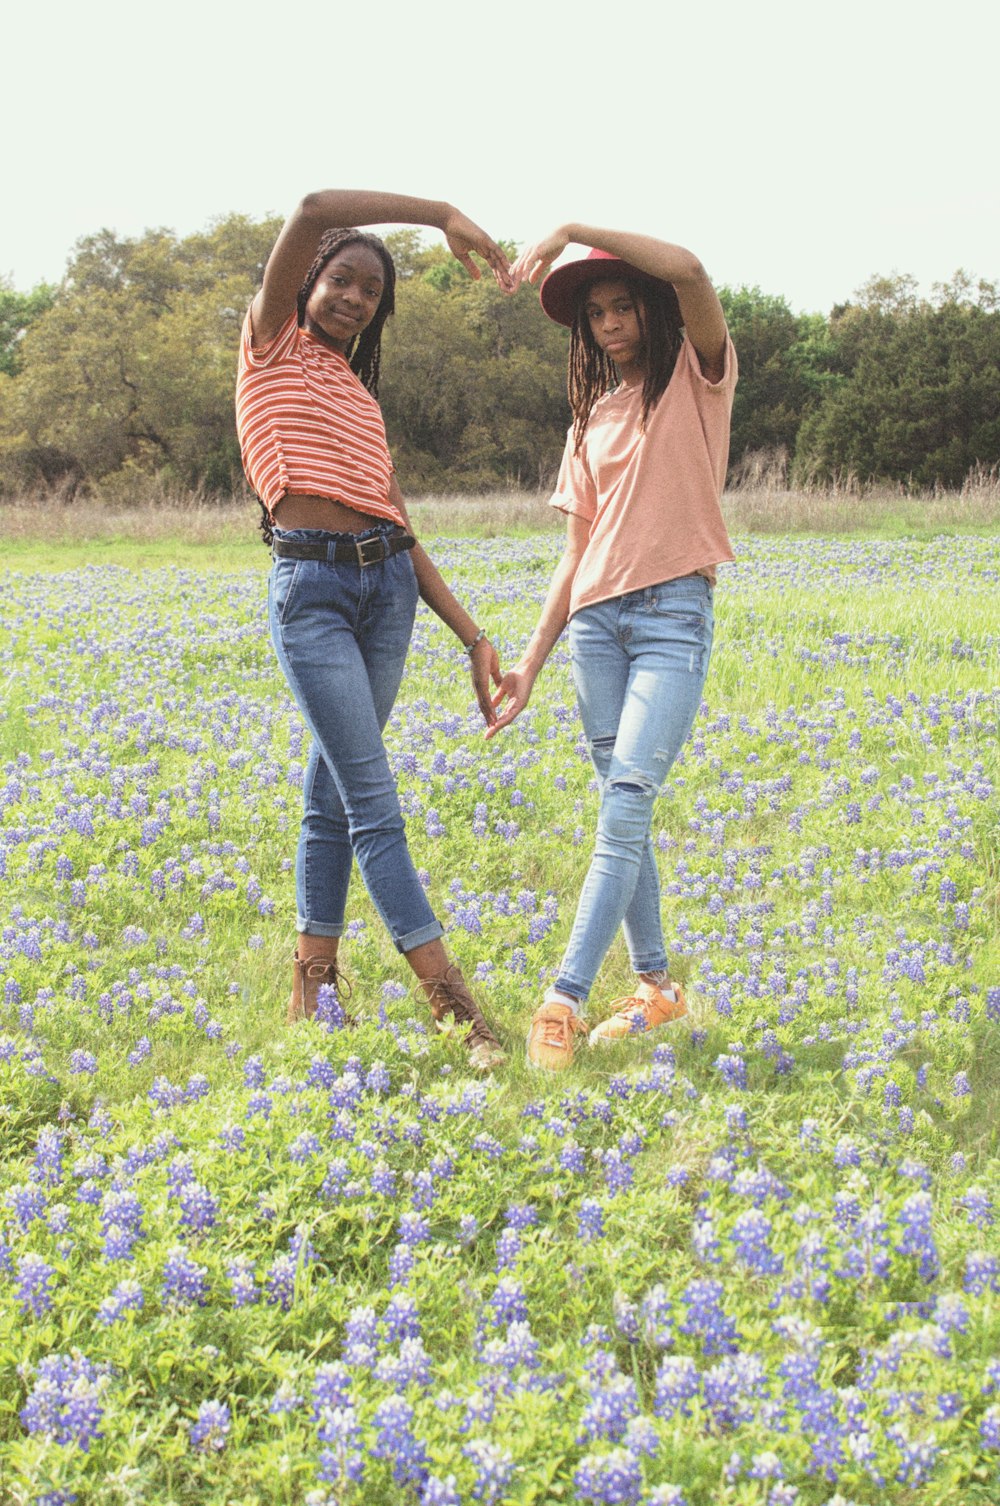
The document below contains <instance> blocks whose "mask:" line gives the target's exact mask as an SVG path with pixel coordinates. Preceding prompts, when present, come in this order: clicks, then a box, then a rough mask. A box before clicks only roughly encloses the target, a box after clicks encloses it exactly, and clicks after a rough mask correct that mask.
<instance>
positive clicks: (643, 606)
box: [486, 224, 736, 1070]
mask: <svg viewBox="0 0 1000 1506" xmlns="http://www.w3.org/2000/svg"><path fill="white" fill-rule="evenodd" d="M570 242H575V243H577V244H580V245H584V246H589V247H590V248H591V249H590V251H589V254H588V255H587V256H585V257H583V258H582V259H580V260H577V261H571V262H568V263H566V264H564V265H563V266H561V267H558V268H557V269H556V270H555V271H553V272H549V273H548V276H547V277H545V280H544V281H543V283H542V287H541V302H542V308H543V309H544V310H545V312H546V313H547V314H548V316H549V318H550V319H554V320H556V321H557V322H558V323H559V324H565V325H568V326H569V327H570V329H571V330H572V339H571V343H570V355H569V383H568V387H569V400H570V406H571V408H572V411H573V425H572V428H571V429H570V431H569V435H568V438H567V441H566V450H565V453H564V455H563V461H562V466H561V468H560V471H559V479H558V481H557V483H556V490H555V494H554V496H553V497H552V504H553V506H555V507H558V508H559V509H560V510H561V511H562V512H564V513H565V514H566V518H567V540H566V548H565V550H564V553H563V556H562V559H561V560H560V562H559V564H558V566H557V567H556V571H555V574H554V575H553V577H552V583H551V585H550V587H549V591H548V596H547V598H546V601H545V605H544V607H543V608H542V613H541V616H540V618H539V620H538V623H537V625H536V627H535V630H534V632H533V634H532V636H531V639H530V641H529V643H528V646H527V648H526V650H525V652H524V654H523V656H522V658H521V659H520V660H519V662H518V663H517V664H516V665H515V666H514V668H513V669H511V670H510V671H509V672H508V673H507V674H505V675H504V677H503V679H502V681H501V684H500V688H499V690H498V692H497V694H496V696H495V697H494V701H495V704H496V705H497V706H500V705H501V704H502V703H503V702H506V706H505V707H504V709H503V711H502V712H501V714H500V715H499V716H498V717H497V720H496V723H495V725H494V726H493V727H491V728H490V729H489V731H488V732H487V734H486V735H487V736H488V737H491V736H492V735H493V734H494V732H496V731H498V730H499V729H500V728H501V727H504V726H507V725H508V723H510V722H512V721H513V720H514V718H515V717H516V716H517V715H518V714H519V713H520V712H521V711H522V710H523V709H524V707H525V705H526V704H527V701H528V697H529V696H530V694H531V689H532V686H533V685H534V682H535V679H536V677H537V675H538V672H539V670H540V669H541V667H542V665H543V664H544V662H545V660H546V658H547V656H548V654H549V652H550V650H551V649H552V647H553V645H554V644H555V642H556V640H557V639H558V637H559V635H560V634H561V633H562V631H563V628H564V627H565V626H566V624H567V622H568V623H569V641H570V652H571V657H572V664H573V677H574V680H575V683H576V689H577V697H578V700H579V705H580V714H581V717H582V720H583V726H584V731H585V733H586V737H587V741H588V743H589V746H590V752H591V757H592V759H593V762H594V767H595V769H596V771H597V777H598V780H599V782H600V786H601V806H600V814H599V818H598V826H597V838H596V843H595V847H594V853H593V857H592V859H591V863H590V868H589V871H588V873H587V877H586V880H585V881H584V885H583V890H582V892H581V895H580V901H579V904H578V906H577V913H576V919H575V921H574V924H573V930H572V933H571V935H570V940H569V945H568V947H567V949H566V953H565V955H564V957H563V960H562V963H561V965H560V968H559V973H558V976H557V978H556V981H555V984H554V986H553V987H552V988H550V989H549V991H548V992H547V994H546V995H545V998H544V1000H543V1001H542V1004H541V1006H540V1007H539V1008H538V1009H537V1010H536V1011H535V1015H534V1017H533V1019H532V1022H531V1030H530V1032H529V1035H528V1059H529V1061H530V1062H532V1063H533V1064H534V1065H535V1066H539V1067H547V1068H550V1069H554V1070H558V1069H560V1068H563V1067H567V1066H569V1065H570V1063H571V1062H572V1059H573V1042H574V1037H575V1036H576V1035H577V1034H578V1033H581V1032H583V1033H586V1027H585V1025H584V1023H583V1018H582V1015H583V1006H584V1004H585V1002H586V1000H587V997H588V995H589V993H590V989H591V987H592V985H593V982H594V979H595V977H596V975H597V972H598V969H599V968H600V965H601V963H602V961H603V959H604V956H605V953H606V952H607V950H608V947H609V946H610V945H611V942H612V940H613V938H614V936H615V934H616V932H617V930H618V927H619V926H623V928H624V932H625V939H626V942H627V944H628V950H629V957H630V960H631V963H632V967H633V969H634V971H635V973H636V974H637V978H638V982H637V986H636V989H635V992H634V993H633V994H631V995H630V996H629V997H628V998H626V999H619V1000H617V1001H615V1003H614V1005H613V1006H612V1011H611V1014H610V1016H609V1017H608V1018H606V1019H605V1020H604V1021H603V1022H602V1023H600V1024H599V1025H597V1027H596V1029H594V1030H593V1031H591V1033H590V1039H591V1042H592V1043H597V1042H606V1041H615V1040H618V1039H621V1038H623V1037H625V1036H630V1035H633V1034H639V1033H643V1032H645V1031H647V1030H650V1029H654V1028H656V1027H657V1026H659V1025H663V1024H666V1023H667V1022H669V1021H670V1020H674V1019H677V1018H679V1017H680V1016H681V1015H683V1014H684V1013H685V1012H686V1009H687V1006H686V1004H685V1001H684V996H683V993H682V991H681V989H680V986H679V985H678V984H676V983H673V984H672V983H671V981H670V975H669V971H668V967H667V955H666V951H665V949H664V943H663V929H662V924H661V920H660V886H659V878H658V875H657V869H656V860H655V857H654V854H653V847H652V842H651V840H650V828H651V825H652V817H653V801H654V800H655V798H656V796H657V795H658V794H659V792H660V789H661V787H662V785H663V782H664V780H665V779H666V776H667V773H668V771H669V769H670V767H671V765H672V763H673V762H674V760H675V758H676V757H677V755H678V753H679V752H680V749H681V747H682V745H683V743H684V741H685V739H686V738H687V735H688V733H689V732H690V730H691V724H692V722H693V721H694V717H695V714H696V712H697V710H698V707H699V705H700V702H701V694H702V687H703V685H704V682H705V675H706V672H707V669H708V660H709V654H710V652H711V647H712V623H713V618H712V592H713V587H714V584H715V566H716V565H717V564H719V563H720V562H721V561H723V560H731V559H732V558H733V553H732V548H731V546H730V542H729V537H728V535H727V533H726V528H725V524H724V522H723V519H722V512H721V509H720V505H719V503H720V498H721V495H722V488H723V484H724V481H725V475H726V465H727V461H728V455H729V420H730V413H731V411H732V402H733V389H734V388H735V385H736V353H735V351H734V350H733V346H732V341H731V340H730V338H729V332H728V330H727V329H726V321H725V317H724V315H723V312H722V305H721V304H720V303H719V299H718V296H717V295H716V292H715V290H714V288H713V287H712V284H711V283H710V282H709V280H708V276H707V275H706V272H705V269H704V267H703V266H702V265H701V262H700V261H699V260H698V258H697V257H696V256H693V255H692V253H691V252H690V251H686V250H684V248H683V247H681V246H673V245H669V244H668V243H667V242H665V241H659V240H654V239H652V238H651V237H649V236H644V235H633V234H629V233H627V232H620V231H616V230H598V229H593V228H591V227H590V226H586V225H576V224H571V225H563V226H562V227H561V228H560V229H559V230H557V231H555V232H554V233H553V234H552V235H550V236H547V237H546V238H545V239H544V240H542V241H539V242H538V244H537V245H535V246H532V247H531V248H530V249H529V250H527V251H525V252H523V253H522V255H521V256H520V258H519V259H518V261H517V262H516V263H515V266H514V268H513V277H514V280H515V286H516V285H517V283H518V282H520V281H522V280H523V279H525V278H527V280H528V281H530V282H537V281H538V280H539V278H541V277H542V275H543V274H544V273H545V272H546V271H547V270H548V268H549V267H550V266H551V264H552V262H553V261H555V259H556V258H557V257H558V256H560V255H561V254H562V252H563V251H564V250H565V249H566V247H567V245H568V244H569V243H570Z"/></svg>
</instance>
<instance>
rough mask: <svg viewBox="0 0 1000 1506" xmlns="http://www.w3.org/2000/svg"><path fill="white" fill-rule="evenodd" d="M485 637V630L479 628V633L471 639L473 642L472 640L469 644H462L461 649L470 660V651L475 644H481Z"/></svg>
mask: <svg viewBox="0 0 1000 1506" xmlns="http://www.w3.org/2000/svg"><path fill="white" fill-rule="evenodd" d="M485 637H486V629H485V628H480V629H479V632H478V633H477V634H476V636H475V637H474V638H473V640H472V642H471V643H463V644H462V647H463V648H464V649H465V652H466V653H467V654H468V655H469V657H470V658H471V657H472V650H473V649H474V648H475V647H476V645H477V644H480V643H482V641H483V639H484V638H485Z"/></svg>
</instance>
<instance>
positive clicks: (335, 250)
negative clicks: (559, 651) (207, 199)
mask: <svg viewBox="0 0 1000 1506" xmlns="http://www.w3.org/2000/svg"><path fill="white" fill-rule="evenodd" d="M387 222H405V223H409V224H416V225H432V226H434V227H436V228H437V229H439V230H441V231H442V232H443V234H444V236H445V238H446V240H447V242H448V245H449V247H450V249H451V251H452V253H453V254H454V255H455V256H456V257H457V258H458V259H459V261H461V262H462V264H463V266H464V267H465V268H466V270H467V271H468V272H469V273H470V274H471V276H473V277H476V278H478V277H479V275H480V274H479V269H478V267H477V265H476V263H475V262H474V261H473V259H472V253H476V254H477V255H478V256H480V257H482V258H483V260H484V261H485V262H486V263H487V265H488V266H489V267H490V269H491V270H492V272H493V274H494V276H495V277H496V278H497V281H498V282H499V283H500V285H501V286H503V287H505V288H508V289H509V288H510V286H511V283H510V276H509V268H508V264H507V258H506V256H505V255H504V253H503V251H502V250H501V249H500V247H499V246H498V245H497V244H496V242H495V241H493V240H492V239H491V238H490V237H489V236H488V235H487V234H486V233H485V231H483V230H481V229H480V228H479V227H478V226H477V225H474V224H473V223H472V221H471V220H469V219H467V218H466V217H465V215H463V214H460V213H459V211H458V210H457V209H455V208H453V207H452V206H451V205H450V204H445V203H438V202H433V201H431V200H427V199H417V198H410V197H408V196H405V195H401V194H392V193H376V192H369V191H357V192H355V191H348V190H328V191H325V192H321V193H314V194H309V195H307V196H306V198H304V199H303V200H302V202H301V204H300V205H299V206H298V208H297V209H296V210H295V212H294V213H293V214H292V215H291V216H290V217H289V219H288V220H286V222H285V224H284V226H283V227H282V230H281V233H280V234H279V236H278V239H277V242H276V243H275V246H274V250H273V251H272V252H271V255H270V258H269V260H268V263H267V266H266V268H265V271H264V279H263V286H262V287H261V289H260V291H259V292H258V293H257V295H256V297H255V298H254V300H253V302H252V304H251V305H250V309H249V311H248V313H247V317H246V321H245V323H244V326H243V338H242V345H241V350H240V364H239V375H238V379H237V389H236V415H237V427H238V429H239V435H240V448H241V452H242V456H243V465H244V469H245V470H246V473H247V477H248V479H249V481H250V485H251V486H252V487H253V488H254V491H255V492H256V493H257V495H258V498H259V500H260V503H261V507H262V509H263V513H264V518H263V523H262V528H263V532H264V537H265V540H266V541H267V542H268V543H269V544H270V545H271V551H272V555H273V565H272V568H271V574H270V580H269V585H268V607H269V617H270V629H271V639H272V642H273V644H274V647H275V651H276V653H277V655H278V660H279V662H280V664H281V668H282V670H283V672H284V674H285V677H286V679H287V680H288V684H289V687H290V689H291V691H292V694H293V696H294V697H295V700H296V702H297V704H298V706H299V709H300V711H301V712H302V716H303V718H304V720H305V722H306V725H307V726H308V728H309V731H310V732H311V734H312V739H313V745H312V750H311V753H310V756H309V762H308V765H307V768H306V774H305V782H304V811H303V819H302V826H301V831H300V834H299V843H298V851H297V858H296V869H295V881H296V905H297V911H298V917H297V928H298V933H299V935H298V944H297V946H296V950H295V956H294V959H293V973H292V996H291V1002H290V1005H289V1020H290V1021H294V1020H297V1019H300V1018H302V1017H308V1016H311V1015H312V1014H314V1013H315V1011H316V1007H317V995H318V991H319V988H320V986H321V985H322V984H324V983H326V984H335V985H336V984H337V983H343V981H344V980H343V976H342V974H341V972H340V968H339V945H340V938H341V936H342V935H343V932H344V915H345V906H346V901H347V888H348V880H349V878H350V872H351V865H352V861H353V859H354V858H357V861H358V866H359V868H360V870H361V874H362V877H363V879H364V881H365V885H366V887H367V889H368V892H369V894H370V895H371V898H372V900H373V902H374V904H375V906H376V908H377V910H378V911H379V914H380V915H381V917H382V920H383V921H384V922H385V925H386V927H387V929H388V931H389V934H390V935H391V937H392V939H393V942H394V943H395V945H396V947H397V949H398V950H399V951H400V952H402V953H403V954H404V955H405V957H406V960H407V962H408V963H409V964H410V966H411V968H412V969H413V971H414V972H415V973H416V975H417V979H418V980H419V983H420V986H421V987H422V990H423V992H424V994H425V996H426V998H427V1000H428V1002H429V1004H430V1007H431V1011H432V1013H433V1015H434V1018H435V1020H436V1022H437V1023H438V1025H439V1027H440V1028H442V1029H444V1028H449V1027H451V1026H453V1025H456V1024H457V1025H460V1026H463V1027H466V1026H467V1027H468V1029H467V1032H466V1034H465V1042H466V1045H467V1047H468V1050H469V1055H470V1060H471V1061H472V1063H473V1064H474V1065H475V1066H476V1067H479V1068H481V1069H485V1070H488V1069H490V1068H491V1067H493V1066H496V1065H497V1064H499V1062H500V1061H502V1060H503V1052H502V1050H501V1048H500V1045H499V1042H498V1041H497V1039H496V1037H495V1036H494V1034H493V1032H492V1030H491V1029H490V1027H489V1025H488V1024H487V1023H486V1020H485V1019H484V1018H483V1015H482V1012H481V1011H480V1009H479V1006H478V1005H477V1003H476V1001H475V999H474V998H473V997H472V995H471V993H470V992H469V989H468V988H467V986H466V984H465V981H464V979H463V977H462V974H461V972H460V971H459V969H458V967H457V966H455V964H454V963H452V962H451V961H450V960H449V958H448V955H447V952H446V951H445V948H444V944H443V942H442V940H441V937H442V934H443V933H442V927H441V925H440V923H439V921H438V920H437V919H436V917H435V915H434V913H433V911H432V910H431V907H430V905H429V903H428V901H427V897H426V895H425V894H424V891H423V888H422V886H421V884H420V881H419V878H418V876H417V872H416V869H415V868H414V865H413V862H412V859H411V857H410V853H409V850H408V848H407V845H406V836H405V832H404V829H403V819H402V814H401V811H400V807H399V798H398V795H397V791H396V786H395V781H394V780H393V777H392V773H391V770H390V768H389V761H388V758H387V756H386V751H385V746H384V744H383V741H382V731H383V729H384V727H385V724H386V722H387V721H388V719H389V713H390V712H391V710H392V706H393V702H394V701H395V698H396V693H397V691H398V689H399V684H400V679H401V677H402V673H403V664H404V661H405V658H406V651H407V648H408V645H409V641H410V634H411V631H412V628H413V620H414V612H415V610H416V603H417V597H418V595H419V596H421V597H422V598H423V600H424V601H425V602H426V603H427V605H428V606H429V607H430V608H431V610H432V611H433V612H435V613H436V614H437V615H438V617H440V618H441V620H442V621H443V622H444V623H445V624H446V625H447V626H448V627H449V628H451V630H452V631H453V632H454V633H455V635H456V636H457V638H458V639H459V641H460V642H461V643H462V645H463V647H464V648H465V650H466V652H467V653H468V655H469V659H470V664H471V670H472V680H473V685H474V688H475V692H476V697H477V699H478V701H479V705H480V707H481V708H482V711H483V715H484V717H485V718H486V720H487V722H492V721H493V720H494V717H495V713H494V710H493V706H492V702H491V700H490V681H491V679H492V680H493V682H494V683H499V677H500V669H499V664H498V662H497V655H496V651H495V650H494V648H493V647H492V645H491V644H490V641H489V639H488V638H487V636H486V633H485V631H484V630H483V629H480V628H477V625H476V623H475V622H474V621H473V619H472V618H471V617H470V616H469V614H468V612H467V611H465V609H464V608H463V607H462V606H461V605H460V604H459V603H458V602H457V601H456V599H455V597H454V596H453V595H452V593H451V591H450V590H449V588H448V586H447V585H446V584H445V582H444V581H443V580H442V578H441V576H440V575H439V574H438V571H437V570H436V568H435V567H434V565H433V564H432V562H431V560H430V559H429V558H428V556H427V554H426V553H425V552H424V550H423V549H422V548H421V546H420V545H419V544H418V543H416V542H415V540H414V537H413V533H412V529H411V527H410V521H409V518H408V516H407V511H406V507H405V504H404V502H403V497H402V493H401V491H400V489H399V485H398V483H397V481H396V476H395V472H394V470H393V466H392V461H391V459H390V456H389V451H388V448H387V445H386V438H385V427H384V424H383V422H382V414H381V411H380V409H379V406H378V402H377V395H378V378H379V358H380V342H381V335H382V327H383V325H384V323H385V320H386V319H387V317H388V316H389V315H390V314H391V313H392V311H393V305H394V287H395V271H394V267H393V262H392V257H391V256H390V255H389V252H388V251H387V250H386V247H385V246H384V244H383V243H382V241H380V240H379V239H378V238H377V237H376V236H374V235H370V234H367V233H365V232H364V231H362V230H359V229H357V228H355V227H357V226H359V225H373V224H384V223H387Z"/></svg>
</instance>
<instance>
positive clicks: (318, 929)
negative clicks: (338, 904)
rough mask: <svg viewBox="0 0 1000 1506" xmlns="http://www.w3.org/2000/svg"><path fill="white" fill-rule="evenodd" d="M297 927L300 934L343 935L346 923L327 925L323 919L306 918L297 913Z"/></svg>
mask: <svg viewBox="0 0 1000 1506" xmlns="http://www.w3.org/2000/svg"><path fill="white" fill-rule="evenodd" d="M295 929H296V930H297V931H298V933H299V935H300V936H343V934H344V929H345V927H344V923H343V921H341V923H340V925H339V926H337V925H325V924H324V923H323V921H321V920H306V918H305V916H304V915H296V917H295Z"/></svg>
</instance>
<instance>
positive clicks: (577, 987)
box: [552, 973, 590, 1014]
mask: <svg viewBox="0 0 1000 1506" xmlns="http://www.w3.org/2000/svg"><path fill="white" fill-rule="evenodd" d="M552 986H553V988H557V989H558V990H559V992H560V993H561V994H565V995H566V997H567V998H568V999H575V1000H576V1002H577V1004H578V1006H579V1007H578V1008H577V1009H574V1011H573V1013H574V1014H582V1013H583V1006H584V1004H586V1002H587V996H588V994H589V993H590V984H589V983H578V982H577V981H576V979H575V978H569V977H567V976H566V974H565V973H560V974H559V976H558V977H557V978H556V981H555V983H553V985H552Z"/></svg>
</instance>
